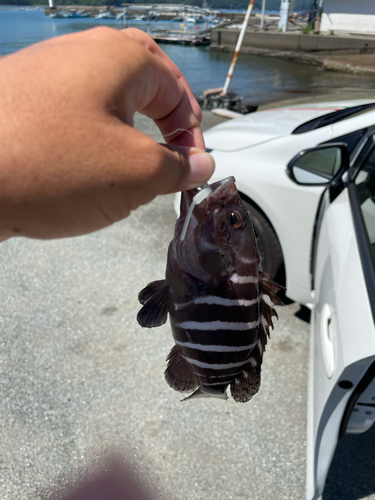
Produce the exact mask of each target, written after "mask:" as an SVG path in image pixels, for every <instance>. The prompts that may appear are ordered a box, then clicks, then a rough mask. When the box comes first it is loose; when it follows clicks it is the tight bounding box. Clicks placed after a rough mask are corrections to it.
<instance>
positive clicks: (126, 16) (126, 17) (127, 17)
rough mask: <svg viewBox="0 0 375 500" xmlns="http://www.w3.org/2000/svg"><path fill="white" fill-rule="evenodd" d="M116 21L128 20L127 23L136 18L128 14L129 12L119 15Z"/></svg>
mask: <svg viewBox="0 0 375 500" xmlns="http://www.w3.org/2000/svg"><path fill="white" fill-rule="evenodd" d="M116 19H126V20H127V21H130V19H134V18H133V16H132V15H130V14H128V13H127V12H126V13H125V11H123V12H120V13H119V14H117V16H116Z"/></svg>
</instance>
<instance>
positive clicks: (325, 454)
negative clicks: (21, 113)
mask: <svg viewBox="0 0 375 500" xmlns="http://www.w3.org/2000/svg"><path fill="white" fill-rule="evenodd" d="M205 140H206V146H207V148H208V149H209V150H210V152H211V154H212V155H213V156H214V157H215V160H216V171H215V174H214V178H213V179H212V181H213V182H214V181H217V180H220V179H222V178H224V177H227V176H228V175H233V176H234V177H235V178H236V181H237V182H236V184H237V187H238V190H239V192H240V194H241V196H242V198H243V200H244V203H245V204H246V206H247V208H248V210H249V212H250V216H251V218H252V221H253V224H254V229H255V232H256V234H257V239H258V245H259V250H260V253H261V256H262V258H263V263H264V269H265V270H266V271H268V272H270V273H272V274H276V273H278V272H279V271H280V269H281V268H282V267H283V266H285V278H286V286H287V292H286V295H287V296H288V297H289V298H291V299H292V300H294V301H296V302H299V303H301V304H305V305H307V306H308V307H310V308H311V309H312V315H311V318H312V320H311V344H310V361H309V389H308V431H307V434H308V450H307V495H306V498H307V500H315V499H317V498H318V497H319V496H320V495H321V494H322V492H323V489H324V484H325V481H326V477H327V474H328V470H329V467H330V464H331V461H332V458H333V455H334V452H335V448H336V445H337V442H338V440H340V439H342V438H343V437H344V436H345V434H346V433H361V432H364V431H366V430H367V429H369V428H370V427H371V425H372V424H373V422H374V421H375V328H374V317H375V271H374V266H375V101H374V100H360V101H358V100H356V101H345V102H343V101H339V102H328V103H327V102H325V103H318V104H316V103H314V104H311V105H306V104H304V105H300V106H299V105H297V106H288V107H285V108H279V109H271V110H266V111H261V112H256V113H252V114H249V115H246V116H243V117H241V118H236V119H233V120H230V121H227V122H225V123H222V124H220V125H217V126H216V127H213V128H212V129H210V130H209V131H207V132H206V133H205ZM177 203H178V202H177V200H176V205H177ZM176 208H177V206H176Z"/></svg>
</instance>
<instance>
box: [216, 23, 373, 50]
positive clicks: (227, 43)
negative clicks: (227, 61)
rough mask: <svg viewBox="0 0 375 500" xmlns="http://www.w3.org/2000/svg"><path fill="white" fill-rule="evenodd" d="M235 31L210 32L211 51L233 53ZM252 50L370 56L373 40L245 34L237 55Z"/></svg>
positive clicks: (299, 34)
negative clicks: (239, 52)
mask: <svg viewBox="0 0 375 500" xmlns="http://www.w3.org/2000/svg"><path fill="white" fill-rule="evenodd" d="M238 35H239V30H234V29H217V30H212V38H211V49H212V50H222V51H233V50H234V48H235V46H236V43H237V39H238ZM256 49H260V50H262V49H265V50H271V51H286V52H288V51H292V52H301V53H302V52H303V53H309V54H316V55H330V54H366V53H368V54H373V53H375V39H374V38H366V37H347V36H346V37H345V36H342V37H340V36H323V35H304V34H302V33H300V32H291V33H288V32H287V33H270V32H250V31H247V32H246V34H245V37H244V40H243V44H242V48H241V52H248V53H251V52H252V51H253V50H255V51H256Z"/></svg>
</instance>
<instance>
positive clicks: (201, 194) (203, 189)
mask: <svg viewBox="0 0 375 500" xmlns="http://www.w3.org/2000/svg"><path fill="white" fill-rule="evenodd" d="M198 189H199V191H198V193H197V194H196V195H195V196H194V198H193V201H192V203H191V205H190V207H189V210H188V213H187V215H186V219H185V222H184V227H183V228H182V232H181V236H180V240H181V241H183V239H184V238H185V235H186V231H187V228H188V225H189V221H190V219H191V215H192V213H193V210H194V207H195V205H199V203H202V201H203V200H205V199H206V198H207V196H210V194H211V193H212V189H211V187H210V185H209V184H208V182H206V184H203V186H200V187H199V188H198Z"/></svg>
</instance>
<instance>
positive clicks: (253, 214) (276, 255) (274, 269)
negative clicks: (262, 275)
mask: <svg viewBox="0 0 375 500" xmlns="http://www.w3.org/2000/svg"><path fill="white" fill-rule="evenodd" d="M242 202H243V204H244V205H245V207H246V209H247V211H248V213H249V216H250V219H251V222H252V223H253V227H254V231H255V236H256V239H257V244H258V249H259V253H260V258H261V260H262V263H263V270H264V271H265V272H266V273H269V274H271V275H272V276H275V275H277V274H278V273H280V271H281V268H282V266H283V252H282V250H281V246H280V243H279V240H278V238H277V236H276V233H275V231H274V230H273V227H272V226H271V224H270V223H269V221H268V220H267V219H266V217H265V216H264V215H263V214H262V213H261V212H260V210H258V209H257V208H255V207H254V205H252V204H251V203H249V202H248V201H246V200H244V199H242Z"/></svg>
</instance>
